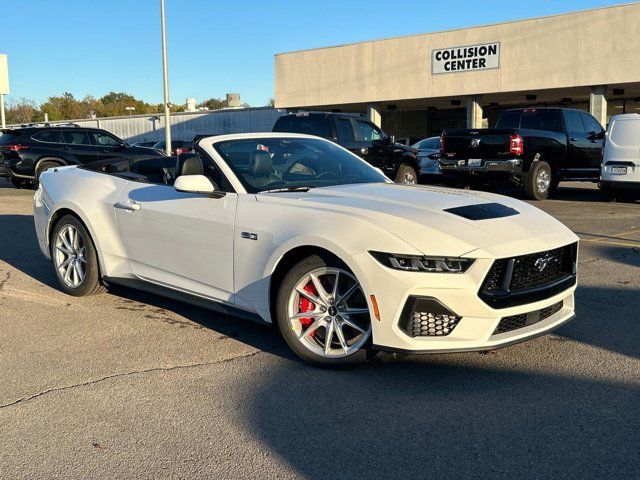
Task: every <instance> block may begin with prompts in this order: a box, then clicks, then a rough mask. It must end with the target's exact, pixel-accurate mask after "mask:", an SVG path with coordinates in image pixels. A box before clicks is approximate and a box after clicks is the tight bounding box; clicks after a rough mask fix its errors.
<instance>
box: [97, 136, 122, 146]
mask: <svg viewBox="0 0 640 480" xmlns="http://www.w3.org/2000/svg"><path fill="white" fill-rule="evenodd" d="M91 136H92V137H93V142H94V143H95V144H96V145H98V146H101V147H119V146H120V145H122V142H121V141H120V140H118V139H117V138H115V137H113V136H111V135H109V134H108V133H105V132H91Z"/></svg>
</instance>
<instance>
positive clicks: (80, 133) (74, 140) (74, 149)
mask: <svg viewBox="0 0 640 480" xmlns="http://www.w3.org/2000/svg"><path fill="white" fill-rule="evenodd" d="M60 146H61V148H62V149H63V150H64V151H65V152H66V153H68V154H70V155H73V156H74V157H75V159H76V160H77V161H78V163H90V162H93V161H95V160H98V152H97V150H96V148H95V147H94V146H93V144H92V143H91V139H90V138H89V132H87V131H86V130H80V129H77V128H71V127H69V128H67V129H64V130H62V145H60Z"/></svg>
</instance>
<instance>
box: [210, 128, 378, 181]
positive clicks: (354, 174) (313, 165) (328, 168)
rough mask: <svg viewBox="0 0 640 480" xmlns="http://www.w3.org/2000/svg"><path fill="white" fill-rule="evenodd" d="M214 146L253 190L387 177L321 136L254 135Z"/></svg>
mask: <svg viewBox="0 0 640 480" xmlns="http://www.w3.org/2000/svg"><path fill="white" fill-rule="evenodd" d="M214 148H215V149H216V151H217V152H218V153H219V154H220V156H221V157H222V158H223V159H224V160H225V162H227V164H228V165H229V166H230V167H231V169H232V170H233V171H234V173H235V174H236V175H237V176H238V178H239V179H240V181H241V182H242V183H243V185H244V187H245V188H246V189H247V191H248V192H250V193H257V192H263V191H265V190H275V189H285V190H286V189H290V188H291V189H295V188H296V187H308V188H314V187H328V186H333V185H345V184H349V183H383V182H385V181H386V177H385V176H384V175H383V174H382V173H380V172H378V171H377V170H375V169H374V168H373V167H371V166H370V165H368V164H367V163H366V162H364V161H363V160H361V159H359V158H358V157H356V156H355V155H353V154H351V153H349V152H348V151H347V150H345V149H343V148H342V147H339V146H337V145H335V144H334V143H331V142H328V141H326V140H321V139H311V138H252V139H242V140H229V141H226V142H220V143H216V144H214Z"/></svg>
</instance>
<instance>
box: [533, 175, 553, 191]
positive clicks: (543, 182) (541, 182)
mask: <svg viewBox="0 0 640 480" xmlns="http://www.w3.org/2000/svg"><path fill="white" fill-rule="evenodd" d="M536 186H537V187H538V191H539V192H541V193H544V192H546V191H547V190H549V187H550V186H551V175H549V172H547V171H546V170H540V171H539V172H538V176H537V177H536Z"/></svg>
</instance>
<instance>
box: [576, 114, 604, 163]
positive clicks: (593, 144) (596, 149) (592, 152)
mask: <svg viewBox="0 0 640 480" xmlns="http://www.w3.org/2000/svg"><path fill="white" fill-rule="evenodd" d="M580 116H581V117H582V123H584V129H585V130H586V131H587V140H588V141H589V143H588V145H587V150H588V151H589V166H590V167H591V168H593V169H598V170H599V169H600V163H601V161H602V158H601V155H602V153H601V151H602V144H603V142H604V129H603V128H602V125H600V122H598V121H597V120H596V119H595V118H593V117H592V116H591V115H589V114H588V113H585V112H581V113H580Z"/></svg>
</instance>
